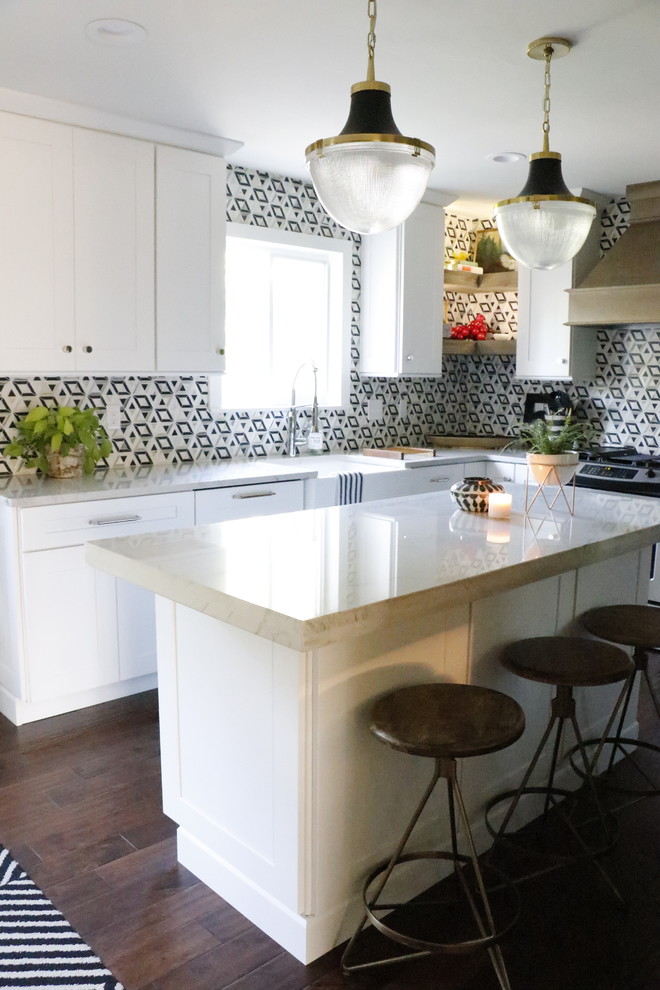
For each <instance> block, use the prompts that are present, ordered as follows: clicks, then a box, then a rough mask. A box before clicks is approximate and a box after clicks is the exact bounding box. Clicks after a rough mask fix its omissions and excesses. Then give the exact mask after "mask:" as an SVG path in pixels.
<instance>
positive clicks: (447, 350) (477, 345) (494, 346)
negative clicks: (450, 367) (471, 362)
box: [442, 337, 516, 355]
mask: <svg viewBox="0 0 660 990" xmlns="http://www.w3.org/2000/svg"><path fill="white" fill-rule="evenodd" d="M442 352H443V354H477V355H478V354H515V353H516V338H515V337H512V338H511V339H510V340H452V338H451V337H443V339H442Z"/></svg>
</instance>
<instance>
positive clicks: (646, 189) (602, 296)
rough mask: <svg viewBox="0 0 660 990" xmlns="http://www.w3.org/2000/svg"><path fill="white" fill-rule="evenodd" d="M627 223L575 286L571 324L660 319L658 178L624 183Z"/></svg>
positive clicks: (570, 300) (571, 297) (570, 294)
mask: <svg viewBox="0 0 660 990" xmlns="http://www.w3.org/2000/svg"><path fill="white" fill-rule="evenodd" d="M626 196H627V199H628V202H629V203H630V226H629V227H628V229H627V230H626V231H625V232H624V233H623V234H622V235H621V237H620V238H619V239H618V241H616V243H615V244H614V245H613V247H611V248H610V250H609V251H608V252H607V254H606V255H605V256H604V257H603V258H601V260H600V261H599V262H598V264H597V265H596V267H595V268H594V269H593V270H592V271H591V272H590V273H589V275H587V277H586V278H585V279H584V281H583V282H581V283H580V285H579V286H578V287H577V288H575V289H569V290H568V297H569V298H568V320H567V323H568V324H570V325H572V326H597V327H598V326H622V325H623V326H626V325H630V324H640V323H641V324H644V323H660V181H658V182H637V183H635V184H634V185H630V186H628V187H627V188H626Z"/></svg>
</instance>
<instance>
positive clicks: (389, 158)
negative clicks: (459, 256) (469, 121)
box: [306, 139, 435, 234]
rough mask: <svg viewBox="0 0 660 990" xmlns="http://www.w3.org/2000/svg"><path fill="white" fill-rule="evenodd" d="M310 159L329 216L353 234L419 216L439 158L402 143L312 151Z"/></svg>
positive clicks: (368, 143) (329, 146)
mask: <svg viewBox="0 0 660 990" xmlns="http://www.w3.org/2000/svg"><path fill="white" fill-rule="evenodd" d="M306 161H307V166H308V168H309V171H310V175H311V178H312V182H313V183H314V188H315V190H316V194H317V196H318V198H319V199H320V201H321V203H322V205H323V207H324V209H325V210H326V212H327V213H329V214H330V216H331V217H332V218H333V219H334V220H336V221H337V223H338V224H340V225H341V226H342V227H346V229H347V230H353V231H355V232H356V233H358V234H377V233H379V232H381V231H383V230H390V229H391V228H392V227H396V226H397V225H398V224H400V223H402V222H403V221H404V220H405V219H406V218H407V217H409V216H410V214H411V213H412V212H413V210H414V209H415V207H416V206H417V204H418V203H419V201H420V200H421V198H422V196H423V194H424V190H425V189H426V185H427V182H428V179H429V175H430V173H431V170H432V168H433V165H434V163H435V156H434V155H433V154H431V153H430V152H429V151H427V150H426V149H425V148H420V147H419V146H418V145H414V144H412V143H410V144H409V143H405V139H403V141H402V140H401V139H399V140H398V141H351V142H342V143H338V144H327V145H324V147H323V148H322V150H320V151H319V150H318V149H316V148H315V149H314V150H311V149H310V150H309V151H308V154H307V156H306Z"/></svg>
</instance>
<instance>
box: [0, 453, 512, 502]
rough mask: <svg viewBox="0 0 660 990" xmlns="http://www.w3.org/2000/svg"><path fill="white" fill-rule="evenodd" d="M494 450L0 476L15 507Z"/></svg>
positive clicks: (1, 490)
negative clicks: (67, 475)
mask: <svg viewBox="0 0 660 990" xmlns="http://www.w3.org/2000/svg"><path fill="white" fill-rule="evenodd" d="M489 456H495V452H494V451H493V450H480V449H479V450H477V449H475V448H474V447H469V448H468V447H465V448H454V449H451V450H448V451H446V452H445V451H443V452H442V453H440V454H438V455H436V456H435V457H428V458H425V459H424V460H419V461H412V460H411V461H408V460H406V461H398V460H393V459H391V458H386V457H383V458H380V457H373V456H368V455H361V454H359V453H355V454H322V455H320V456H312V455H309V454H308V455H304V454H303V455H301V456H299V457H280V456H272V457H257V458H250V459H248V460H240V459H232V460H224V461H215V462H209V463H207V464H199V463H196V464H180V465H148V466H145V467H135V468H129V467H126V468H117V469H114V470H101V471H96V472H95V473H94V474H93V475H89V476H84V477H82V478H72V479H67V480H61V479H56V478H44V477H41V476H38V475H35V474H28V473H25V474H17V475H13V476H12V477H9V476H7V477H2V478H0V499H2V500H3V501H4V502H5V503H6V504H8V505H11V506H13V507H16V508H20V507H25V506H38V505H56V504H58V503H66V502H82V501H90V500H92V499H103V498H120V497H122V496H125V497H128V496H129V495H130V496H134V495H153V494H158V493H159V492H183V491H190V490H193V489H202V488H221V487H227V486H229V485H242V484H250V483H255V484H256V483H264V484H268V483H273V482H275V481H285V480H294V479H296V478H315V477H328V476H330V475H336V474H337V473H341V472H351V471H359V472H362V473H368V474H373V473H384V472H392V471H402V470H407V469H409V468H419V469H424V468H429V467H433V466H434V465H435V466H437V465H438V463H456V462H457V461H460V462H463V461H468V460H473V461H476V460H480V461H483V460H484V458H487V457H489Z"/></svg>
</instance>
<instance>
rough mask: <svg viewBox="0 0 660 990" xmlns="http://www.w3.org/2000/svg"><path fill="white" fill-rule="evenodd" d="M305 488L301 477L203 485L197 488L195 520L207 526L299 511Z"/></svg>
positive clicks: (199, 524)
mask: <svg viewBox="0 0 660 990" xmlns="http://www.w3.org/2000/svg"><path fill="white" fill-rule="evenodd" d="M303 491H304V485H303V482H302V480H300V479H297V480H295V481H276V482H272V483H268V484H256V485H233V486H231V487H230V488H204V489H201V490H200V491H196V492H195V524H196V525H197V526H206V525H208V524H209V523H217V522H225V521H226V520H228V519H243V518H245V517H246V516H271V515H273V514H274V513H276V512H296V511H297V510H298V509H302V508H303V507H304V506H303Z"/></svg>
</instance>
